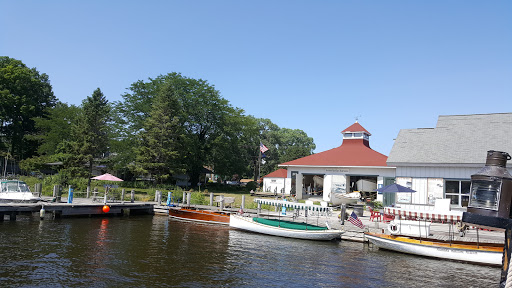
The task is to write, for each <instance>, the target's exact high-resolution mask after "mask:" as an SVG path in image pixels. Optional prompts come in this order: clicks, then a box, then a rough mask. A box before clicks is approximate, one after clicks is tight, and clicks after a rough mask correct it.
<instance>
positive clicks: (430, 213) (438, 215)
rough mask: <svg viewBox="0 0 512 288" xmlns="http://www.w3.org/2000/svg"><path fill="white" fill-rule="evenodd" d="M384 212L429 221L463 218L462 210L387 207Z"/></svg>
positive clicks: (459, 219)
mask: <svg viewBox="0 0 512 288" xmlns="http://www.w3.org/2000/svg"><path fill="white" fill-rule="evenodd" d="M384 214H388V215H395V216H402V217H405V218H408V219H418V220H427V221H446V222H457V221H461V220H462V211H439V210H414V209H404V208H396V207H385V208H384Z"/></svg>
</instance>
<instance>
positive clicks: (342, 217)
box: [340, 204, 347, 225]
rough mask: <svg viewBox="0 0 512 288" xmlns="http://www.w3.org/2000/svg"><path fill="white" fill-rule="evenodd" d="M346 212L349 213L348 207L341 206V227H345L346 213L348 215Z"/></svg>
mask: <svg viewBox="0 0 512 288" xmlns="http://www.w3.org/2000/svg"><path fill="white" fill-rule="evenodd" d="M346 211H347V205H346V204H341V214H340V218H341V225H345V213H347V212H346Z"/></svg>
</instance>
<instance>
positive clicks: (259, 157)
mask: <svg viewBox="0 0 512 288" xmlns="http://www.w3.org/2000/svg"><path fill="white" fill-rule="evenodd" d="M258 150H259V151H260V153H259V155H258V179H257V180H256V181H260V174H261V149H260V148H259V147H258Z"/></svg>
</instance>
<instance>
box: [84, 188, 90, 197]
mask: <svg viewBox="0 0 512 288" xmlns="http://www.w3.org/2000/svg"><path fill="white" fill-rule="evenodd" d="M89 196H91V187H90V186H87V194H86V195H85V198H87V199H89Z"/></svg>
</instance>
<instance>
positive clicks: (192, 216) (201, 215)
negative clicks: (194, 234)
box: [169, 207, 229, 225]
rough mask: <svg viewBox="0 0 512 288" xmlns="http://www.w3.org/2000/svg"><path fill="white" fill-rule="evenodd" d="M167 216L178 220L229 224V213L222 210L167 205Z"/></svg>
mask: <svg viewBox="0 0 512 288" xmlns="http://www.w3.org/2000/svg"><path fill="white" fill-rule="evenodd" d="M169 216H170V217H171V218H175V219H180V220H187V221H196V222H203V223H212V224H222V225H229V213H227V212H222V211H208V210H199V209H195V208H190V207H189V208H185V207H181V208H180V207H169Z"/></svg>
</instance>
